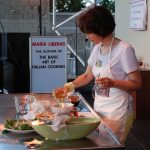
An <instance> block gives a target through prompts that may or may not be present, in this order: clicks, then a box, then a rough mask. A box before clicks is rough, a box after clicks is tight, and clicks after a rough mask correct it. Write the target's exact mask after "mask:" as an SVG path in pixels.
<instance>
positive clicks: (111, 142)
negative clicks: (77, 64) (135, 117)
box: [0, 93, 125, 150]
mask: <svg viewBox="0 0 150 150" xmlns="http://www.w3.org/2000/svg"><path fill="white" fill-rule="evenodd" d="M14 95H20V94H1V95H0V150H1V149H3V150H10V149H11V150H13V149H14V150H26V149H27V148H26V147H25V144H24V141H27V140H30V139H42V140H44V142H43V144H42V145H41V146H40V147H39V148H38V150H49V149H58V150H59V149H60V150H61V149H63V150H72V149H92V150H94V149H101V150H103V149H111V150H115V149H116V150H124V149H125V147H124V145H123V144H120V143H119V141H118V140H117V139H116V137H115V135H114V134H113V133H112V131H111V130H110V129H108V128H107V127H103V128H102V129H101V131H99V133H98V132H97V131H94V132H93V133H91V134H90V135H88V136H87V137H85V138H82V139H77V140H63V141H51V140H46V139H44V138H43V137H41V136H40V135H38V134H37V133H35V132H32V133H28V134H15V133H12V132H9V131H6V130H4V128H3V124H4V122H5V120H6V119H8V118H12V117H14V115H15V106H14V100H13V96H14ZM35 96H36V97H37V100H39V101H40V100H48V99H49V98H50V96H52V95H51V94H49V93H47V94H35ZM80 96H81V98H82V99H81V102H82V107H84V108H85V107H86V108H87V110H88V111H89V112H92V114H93V115H95V116H96V115H97V114H96V113H95V111H94V110H93V109H92V108H91V107H90V105H89V104H88V103H87V102H86V100H85V99H84V98H83V97H82V95H80Z"/></svg>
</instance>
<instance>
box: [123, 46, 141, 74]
mask: <svg viewBox="0 0 150 150" xmlns="http://www.w3.org/2000/svg"><path fill="white" fill-rule="evenodd" d="M121 65H122V67H123V70H124V71H125V72H126V73H131V72H134V71H136V70H138V68H139V67H138V63H137V58H136V55H135V50H134V48H133V47H131V46H129V47H127V48H126V49H125V50H124V51H123V53H122V55H121Z"/></svg>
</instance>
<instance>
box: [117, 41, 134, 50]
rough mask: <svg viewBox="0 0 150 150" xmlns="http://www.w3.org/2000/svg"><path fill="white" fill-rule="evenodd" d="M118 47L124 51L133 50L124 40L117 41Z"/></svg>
mask: <svg viewBox="0 0 150 150" xmlns="http://www.w3.org/2000/svg"><path fill="white" fill-rule="evenodd" d="M119 46H120V47H122V48H124V49H127V48H133V47H132V45H131V44H130V43H128V42H126V41H125V40H120V39H119Z"/></svg>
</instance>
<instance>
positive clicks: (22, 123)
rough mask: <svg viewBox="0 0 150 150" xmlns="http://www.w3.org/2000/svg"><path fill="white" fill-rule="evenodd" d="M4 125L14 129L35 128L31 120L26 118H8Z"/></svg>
mask: <svg viewBox="0 0 150 150" xmlns="http://www.w3.org/2000/svg"><path fill="white" fill-rule="evenodd" d="M4 127H5V128H6V129H13V130H33V128H32V126H31V121H29V120H24V119H19V120H14V119H9V120H6V122H5V124H4Z"/></svg>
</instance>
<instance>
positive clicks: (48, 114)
mask: <svg viewBox="0 0 150 150" xmlns="http://www.w3.org/2000/svg"><path fill="white" fill-rule="evenodd" d="M35 118H36V119H43V118H47V119H52V118H53V114H52V113H50V112H48V111H44V112H43V113H40V114H37V115H36V116H35Z"/></svg>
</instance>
